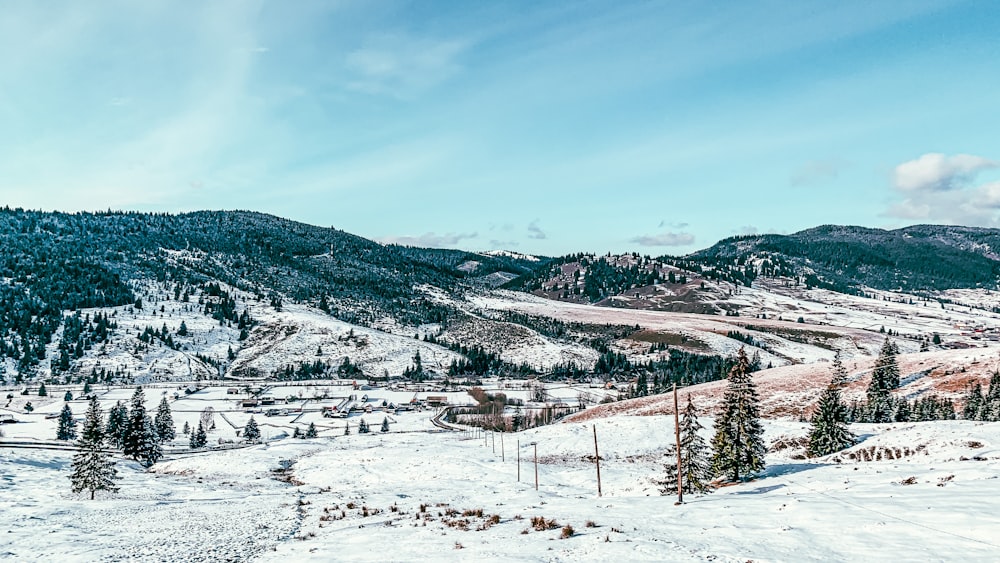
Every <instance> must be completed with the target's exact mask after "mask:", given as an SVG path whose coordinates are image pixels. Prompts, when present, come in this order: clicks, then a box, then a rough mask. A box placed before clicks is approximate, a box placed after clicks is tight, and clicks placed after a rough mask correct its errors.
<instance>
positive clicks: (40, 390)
mask: <svg viewBox="0 0 1000 563" xmlns="http://www.w3.org/2000/svg"><path fill="white" fill-rule="evenodd" d="M48 395H49V392H48V391H46V390H45V382H44V381H43V382H42V383H41V384H40V385H39V386H38V396H39V397H47V396H48Z"/></svg>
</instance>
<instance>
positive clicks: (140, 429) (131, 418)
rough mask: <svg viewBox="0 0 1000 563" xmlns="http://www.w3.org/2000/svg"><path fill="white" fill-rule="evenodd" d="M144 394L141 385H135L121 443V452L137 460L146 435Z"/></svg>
mask: <svg viewBox="0 0 1000 563" xmlns="http://www.w3.org/2000/svg"><path fill="white" fill-rule="evenodd" d="M147 418H149V417H148V416H147V415H146V395H145V393H143V391H142V387H136V388H135V392H134V393H133V394H132V400H131V408H129V411H128V422H127V423H126V426H125V435H124V439H123V445H122V453H124V454H125V455H126V456H128V457H131V458H132V459H135V460H138V459H139V458H140V456H142V453H141V452H142V451H143V448H144V447H145V446H144V445H143V444H145V442H146V440H147V437H146V419H147Z"/></svg>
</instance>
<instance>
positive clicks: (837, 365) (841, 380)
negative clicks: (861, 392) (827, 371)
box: [830, 352, 847, 390]
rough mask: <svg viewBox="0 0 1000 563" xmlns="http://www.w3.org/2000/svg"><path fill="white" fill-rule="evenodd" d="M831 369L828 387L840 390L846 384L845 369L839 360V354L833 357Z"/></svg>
mask: <svg viewBox="0 0 1000 563" xmlns="http://www.w3.org/2000/svg"><path fill="white" fill-rule="evenodd" d="M832 368H833V379H832V380H831V381H830V386H832V387H836V388H837V389H838V390H839V389H842V388H843V387H844V385H846V384H847V368H846V367H844V362H843V361H842V360H841V359H840V352H837V353H836V354H835V355H834V356H833V364H832Z"/></svg>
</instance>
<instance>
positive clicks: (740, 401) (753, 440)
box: [712, 347, 765, 481]
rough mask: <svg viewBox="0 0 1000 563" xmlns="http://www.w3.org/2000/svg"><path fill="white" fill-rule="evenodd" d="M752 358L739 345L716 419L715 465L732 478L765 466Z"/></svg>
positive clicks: (740, 477)
mask: <svg viewBox="0 0 1000 563" xmlns="http://www.w3.org/2000/svg"><path fill="white" fill-rule="evenodd" d="M749 368H750V360H749V358H747V353H746V350H745V349H744V348H743V347H740V350H739V352H738V353H737V355H736V363H735V365H733V367H732V369H730V370H729V385H728V387H727V388H726V393H725V396H724V398H723V412H722V415H721V416H719V418H718V419H717V420H716V424H715V437H714V438H712V449H713V450H714V452H715V454H714V456H713V458H712V469H713V471H714V472H715V473H716V474H717V475H722V476H724V477H727V478H729V479H731V480H732V481H739V480H740V479H743V478H746V477H748V476H749V475H751V474H753V473H758V472H760V471H762V470H763V469H764V452H765V447H764V439H763V434H764V428H763V427H762V426H761V423H760V413H759V411H760V404H759V403H760V399H759V398H758V396H757V389H756V387H755V386H754V383H753V378H752V377H751V375H750V371H749Z"/></svg>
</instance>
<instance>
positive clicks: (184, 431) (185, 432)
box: [181, 420, 191, 436]
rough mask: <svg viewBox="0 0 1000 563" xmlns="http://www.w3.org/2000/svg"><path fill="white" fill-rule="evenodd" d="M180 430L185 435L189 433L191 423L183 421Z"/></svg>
mask: <svg viewBox="0 0 1000 563" xmlns="http://www.w3.org/2000/svg"><path fill="white" fill-rule="evenodd" d="M181 432H183V433H184V435H185V436H187V435H188V434H190V433H191V425H190V424H188V421H186V420H185V421H184V429H183V430H181Z"/></svg>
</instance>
